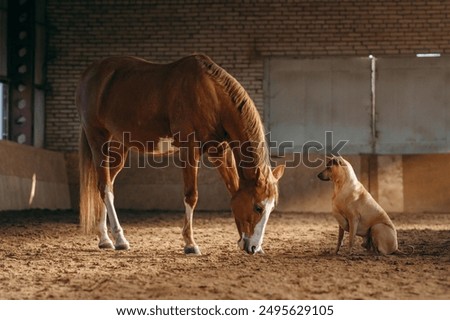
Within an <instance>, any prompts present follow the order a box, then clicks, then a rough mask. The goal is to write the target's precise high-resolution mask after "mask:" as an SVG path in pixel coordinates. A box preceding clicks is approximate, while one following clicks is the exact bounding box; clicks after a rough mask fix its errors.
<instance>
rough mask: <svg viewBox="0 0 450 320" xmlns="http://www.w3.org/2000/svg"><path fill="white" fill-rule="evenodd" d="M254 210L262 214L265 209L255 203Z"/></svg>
mask: <svg viewBox="0 0 450 320" xmlns="http://www.w3.org/2000/svg"><path fill="white" fill-rule="evenodd" d="M253 210H254V211H255V212H256V213H258V214H262V213H263V211H264V209H263V207H261V206H260V205H259V204H255V205H254V206H253Z"/></svg>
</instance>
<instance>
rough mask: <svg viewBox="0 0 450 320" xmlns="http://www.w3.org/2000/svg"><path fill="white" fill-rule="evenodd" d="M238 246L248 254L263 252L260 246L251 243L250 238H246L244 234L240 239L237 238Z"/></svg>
mask: <svg viewBox="0 0 450 320" xmlns="http://www.w3.org/2000/svg"><path fill="white" fill-rule="evenodd" d="M238 246H239V248H241V249H242V250H244V251H245V252H247V253H248V254H256V253H264V251H263V249H262V247H261V246H256V245H254V244H252V242H251V241H250V239H249V238H247V237H246V236H245V235H243V236H242V237H241V239H239V241H238Z"/></svg>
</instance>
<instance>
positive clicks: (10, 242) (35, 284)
mask: <svg viewBox="0 0 450 320" xmlns="http://www.w3.org/2000/svg"><path fill="white" fill-rule="evenodd" d="M119 214H120V219H121V222H122V225H123V227H124V228H125V233H126V235H127V238H128V240H129V241H130V243H131V246H132V248H131V250H129V251H113V250H109V251H101V250H99V249H97V248H96V244H97V241H96V238H95V236H86V235H83V234H82V233H81V231H80V228H79V226H78V218H77V215H76V213H74V212H70V211H60V212H50V211H30V212H3V213H0V234H1V236H0V299H450V213H449V214H420V215H419V214H414V215H410V214H398V215H394V216H393V222H394V224H396V226H397V228H398V237H399V243H400V248H403V249H404V250H405V251H408V249H409V248H408V247H407V245H412V246H414V247H415V252H414V253H413V254H412V255H410V256H388V257H380V256H373V255H371V254H366V253H365V252H364V251H363V249H362V248H360V247H359V246H358V248H357V253H356V254H355V255H352V256H345V255H340V256H335V255H334V254H332V251H333V249H334V246H335V242H336V239H337V229H338V228H337V224H336V222H335V221H334V220H333V218H332V217H331V215H329V214H286V213H273V214H272V216H271V218H270V220H269V223H268V226H267V231H266V237H265V242H264V246H263V247H264V250H265V252H266V254H265V255H256V256H249V255H246V254H244V253H243V252H241V251H239V250H238V248H237V245H236V241H237V240H238V236H237V231H236V227H235V225H234V220H233V219H232V217H231V214H230V213H197V214H196V217H195V222H194V227H195V229H194V231H195V235H196V241H197V243H198V244H199V246H200V248H201V250H202V252H203V255H202V256H200V257H186V256H185V255H184V254H182V247H183V241H182V238H181V227H182V221H183V214H182V213H162V212H158V213H155V212H124V211H123V210H121V212H120V213H119ZM345 241H347V238H345Z"/></svg>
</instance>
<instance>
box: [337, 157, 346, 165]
mask: <svg viewBox="0 0 450 320" xmlns="http://www.w3.org/2000/svg"><path fill="white" fill-rule="evenodd" d="M337 163H338V165H340V166H341V167H345V162H344V160H343V159H342V158H337Z"/></svg>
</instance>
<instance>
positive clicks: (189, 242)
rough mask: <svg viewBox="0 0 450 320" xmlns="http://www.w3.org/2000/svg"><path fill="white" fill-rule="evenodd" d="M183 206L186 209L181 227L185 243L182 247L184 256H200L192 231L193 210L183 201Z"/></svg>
mask: <svg viewBox="0 0 450 320" xmlns="http://www.w3.org/2000/svg"><path fill="white" fill-rule="evenodd" d="M184 206H185V208H186V212H185V220H184V227H183V238H184V241H185V243H186V245H185V246H184V253H185V254H201V252H200V248H199V247H198V246H197V244H196V243H195V241H194V230H193V229H192V220H193V218H194V209H193V208H192V207H191V206H190V205H189V203H187V202H186V199H185V200H184Z"/></svg>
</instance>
